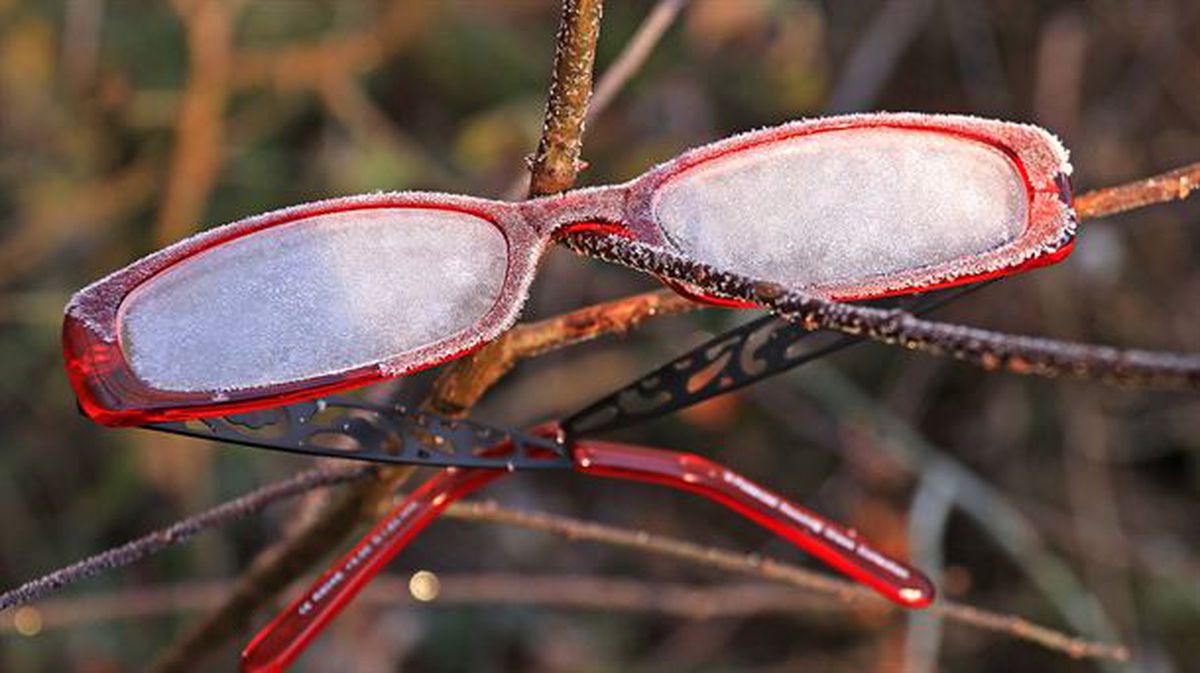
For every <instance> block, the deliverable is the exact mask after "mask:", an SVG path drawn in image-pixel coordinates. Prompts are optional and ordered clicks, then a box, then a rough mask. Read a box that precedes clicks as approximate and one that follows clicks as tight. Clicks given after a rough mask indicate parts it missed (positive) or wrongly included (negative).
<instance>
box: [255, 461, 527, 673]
mask: <svg viewBox="0 0 1200 673" xmlns="http://www.w3.org/2000/svg"><path fill="white" fill-rule="evenodd" d="M505 474H508V471H507V470H497V469H484V468H467V469H459V468H449V469H446V470H443V471H441V472H439V473H438V474H437V475H435V476H434V477H433V478H431V479H430V480H428V481H426V482H425V483H424V484H422V485H421V487H420V488H418V489H417V490H415V491H413V492H412V493H411V494H410V495H409V496H408V497H407V498H405V499H404V502H402V503H400V504H399V505H398V506H396V507H395V508H394V509H393V510H392V511H391V512H390V513H389V514H388V515H387V516H386V517H384V518H383V519H382V520H380V521H379V523H377V524H376V525H375V527H374V528H372V529H371V531H370V532H369V533H367V535H366V536H365V537H364V538H363V539H362V540H360V541H359V543H358V544H357V545H355V546H354V548H353V549H351V550H350V552H349V553H347V554H346V555H345V556H342V557H341V558H340V559H338V561H337V563H336V564H334V565H333V566H332V567H330V568H329V570H326V571H325V573H324V574H322V575H321V576H320V577H318V578H317V579H316V581H314V582H313V584H312V585H311V586H310V587H309V588H308V589H306V590H305V592H304V593H303V594H301V595H300V597H299V598H297V599H296V600H295V601H293V602H292V603H291V604H290V605H288V607H287V608H286V609H284V610H283V611H282V612H280V613H279V614H278V615H277V616H276V617H275V619H273V620H271V622H270V623H269V624H267V625H266V626H265V627H263V629H262V630H261V631H260V632H259V633H258V635H257V636H255V637H254V640H251V641H250V644H248V645H247V646H246V648H245V649H244V650H243V651H242V661H241V670H242V671H245V672H246V673H276V672H277V671H282V670H284V669H285V668H286V667H287V666H288V665H289V664H290V663H291V662H292V661H294V660H295V659H296V657H298V656H300V653H301V652H303V651H304V648H305V647H307V646H308V643H309V642H311V641H312V640H313V638H315V637H316V636H317V635H318V634H319V633H321V631H322V630H323V629H324V628H325V626H326V625H327V624H328V623H329V622H330V621H331V620H332V619H333V618H334V617H335V616H337V614H338V613H339V612H341V611H342V609H343V608H344V607H346V605H347V604H349V602H350V601H351V600H353V599H354V597H355V596H356V595H357V594H358V592H359V591H360V590H362V588H363V587H364V586H366V584H367V583H368V582H370V581H371V579H372V578H373V577H375V575H377V574H378V573H379V571H380V570H382V569H383V567H384V566H386V565H387V563H388V562H389V561H391V560H392V558H393V557H395V556H396V554H398V553H400V551H401V550H403V549H404V548H405V546H407V545H408V543H409V541H411V540H412V539H413V538H414V537H416V536H417V535H418V534H419V533H420V532H421V531H422V530H424V528H425V527H426V526H428V525H429V524H430V523H432V522H433V520H434V519H436V518H437V517H438V515H440V514H441V513H442V512H443V511H444V510H445V509H446V508H447V507H449V506H450V505H451V503H453V502H455V501H456V500H458V499H460V498H462V497H464V496H466V495H467V494H469V493H471V492H473V491H475V490H477V489H479V488H482V487H483V486H485V485H487V484H488V483H490V482H492V481H493V480H495V479H497V478H499V477H502V476H504V475H505Z"/></svg>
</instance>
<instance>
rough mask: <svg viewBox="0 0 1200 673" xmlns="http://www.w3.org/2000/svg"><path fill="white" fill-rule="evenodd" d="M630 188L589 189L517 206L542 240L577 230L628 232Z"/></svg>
mask: <svg viewBox="0 0 1200 673" xmlns="http://www.w3.org/2000/svg"><path fill="white" fill-rule="evenodd" d="M628 196H629V185H628V183H626V184H620V185H605V186H602V187H589V188H585V189H579V190H575V191H571V192H564V193H562V194H554V195H552V196H545V197H542V198H538V199H531V200H529V201H522V202H521V203H519V204H517V206H518V208H519V209H520V212H521V214H522V215H523V216H524V217H525V220H526V221H527V222H529V224H530V225H531V226H532V227H533V230H534V231H535V232H537V233H538V235H539V236H542V237H548V236H551V235H553V234H554V233H555V232H559V231H562V230H564V229H567V228H574V227H577V226H583V227H586V226H588V225H596V226H598V227H602V228H606V229H612V230H614V231H615V230H618V229H619V230H622V231H623V230H625V229H626V228H627V227H628V225H629V222H628V219H629V218H628V212H627V207H626V203H627V201H628Z"/></svg>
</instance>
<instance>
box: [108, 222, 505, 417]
mask: <svg viewBox="0 0 1200 673" xmlns="http://www.w3.org/2000/svg"><path fill="white" fill-rule="evenodd" d="M507 260H508V254H507V243H506V241H505V238H504V235H503V233H501V231H500V230H499V229H497V227H496V226H495V225H494V224H493V223H492V222H490V221H488V220H485V219H483V218H480V217H477V216H475V215H472V214H469V213H464V212H460V211H453V210H442V209H434V208H369V209H360V210H351V211H343V212H336V213H329V214H325V215H317V216H313V217H306V218H303V219H299V220H295V221H292V222H288V223H285V224H281V225H277V226H273V227H268V228H266V229H262V230H259V231H256V232H254V233H251V234H248V235H245V236H241V237H238V238H234V239H232V240H229V241H226V242H224V243H221V244H219V245H216V246H214V247H212V248H209V249H208V250H205V251H203V252H200V253H199V254H196V255H193V256H190V257H187V258H185V259H183V260H182V261H180V262H178V263H177V264H175V265H174V266H171V267H169V268H167V269H166V270H165V271H163V272H161V273H159V274H157V275H155V276H153V277H151V278H150V279H149V280H147V281H146V282H145V283H143V284H142V285H140V286H139V287H138V288H137V289H135V290H134V291H133V292H132V293H131V294H130V295H129V296H128V297H127V298H126V299H125V301H124V303H123V304H122V306H121V310H120V317H119V321H120V343H121V349H122V352H123V354H124V356H125V358H126V360H128V362H129V366H130V368H131V369H132V370H133V373H134V374H135V375H136V376H137V377H138V378H139V379H141V380H142V381H143V382H144V383H145V384H147V385H149V386H150V387H151V388H153V389H156V390H160V391H172V392H188V393H192V392H214V391H218V392H219V391H232V390H241V389H247V388H259V387H263V386H276V385H284V384H294V383H296V382H300V381H304V380H307V379H312V378H316V377H322V376H328V375H333V374H339V373H342V372H345V371H348V370H351V369H356V368H361V367H366V366H371V365H378V364H380V363H383V362H385V361H387V360H390V359H391V358H395V357H397V356H399V355H402V354H404V353H407V352H410V351H413V350H415V349H418V348H423V347H430V346H435V345H437V344H438V343H439V342H442V341H445V340H446V339H449V338H450V337H453V336H455V335H457V334H459V333H461V332H463V331H464V330H467V329H469V328H471V327H472V326H473V325H475V324H476V323H477V322H478V321H479V320H480V319H481V318H483V317H484V315H485V314H486V313H487V312H488V310H489V309H490V308H491V307H492V306H493V305H494V304H495V302H496V300H497V299H498V297H499V296H500V292H501V288H502V287H503V285H504V278H505V273H506V270H507V265H508V261H507ZM435 355H436V354H435ZM432 357H434V356H431V358H432Z"/></svg>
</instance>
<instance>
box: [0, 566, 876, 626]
mask: <svg viewBox="0 0 1200 673" xmlns="http://www.w3.org/2000/svg"><path fill="white" fill-rule="evenodd" d="M436 578H437V579H436V582H437V589H436V594H435V595H432V596H430V595H426V596H423V598H422V601H426V602H432V604H434V605H462V604H475V603H489V604H494V603H503V604H511V605H540V606H547V607H558V608H575V609H590V610H626V611H637V612H661V613H664V614H668V615H672V616H676V617H684V618H688V619H712V618H716V617H745V616H749V615H756V614H763V613H768V612H800V611H806V612H807V611H813V612H822V613H828V612H834V611H845V610H846V609H847V607H848V606H847V604H845V603H839V602H830V601H827V600H825V599H824V598H823V597H818V596H814V595H813V594H811V593H805V592H800V591H780V590H779V587H778V586H776V585H774V584H767V583H763V582H753V583H750V582H738V583H722V584H716V585H713V586H697V585H694V584H683V583H674V582H661V581H645V580H637V579H624V578H607V577H592V576H588V575H529V574H512V573H463V574H452V575H446V574H442V573H437V574H436ZM231 588H232V585H231V583H230V582H225V581H218V582H190V583H186V584H176V585H166V586H148V587H137V588H131V589H123V590H121V591H117V592H108V593H103V594H85V595H81V596H71V597H66V598H55V599H51V600H47V601H44V602H42V603H39V604H38V605H37V606H36V607H27V608H24V610H26V612H25V613H24V614H25V616H24V617H23V618H22V617H17V616H16V615H11V616H10V617H9V618H8V619H4V620H0V634H13V633H21V632H23V631H25V632H26V633H28V632H29V631H33V630H35V629H29V628H28V627H26V628H21V626H19V623H20V622H22V621H24V622H27V623H29V622H32V623H33V624H36V627H37V628H36V631H37V632H39V633H40V632H44V631H49V630H55V629H67V628H73V627H78V626H82V625H85V624H92V623H98V622H112V621H115V620H122V619H145V618H148V617H157V616H162V615H169V614H174V613H179V612H189V611H195V610H205V609H210V608H213V607H216V606H217V605H219V604H220V602H221V600H222V599H223V598H224V597H225V596H226V595H227V594H228V593H229V591H230V589H231ZM412 602H415V601H414V600H413V596H412V591H411V589H410V586H409V581H408V580H405V579H401V578H399V577H395V576H390V575H380V576H378V577H376V578H375V579H373V580H371V583H370V584H368V585H367V586H366V587H364V589H363V591H362V593H361V594H359V595H358V596H357V597H356V598H355V602H354V604H355V605H359V606H367V605H370V606H375V607H388V608H397V607H400V606H402V605H404V604H405V603H412ZM856 609H857V606H856Z"/></svg>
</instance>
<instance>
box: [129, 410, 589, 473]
mask: <svg viewBox="0 0 1200 673" xmlns="http://www.w3.org/2000/svg"><path fill="white" fill-rule="evenodd" d="M143 427H145V428H147V429H150V430H158V431H160V432H170V433H173V434H179V435H185V436H188V437H198V438H200V439H209V440H216V441H221V442H226V443H232V444H241V445H243V446H251V447H255V448H260V449H268V450H271V451H283V452H287V453H298V454H303V455H307V456H317V457H327V458H348V459H351V460H362V461H367V462H372V463H382V464H385V465H386V464H402V465H429V466H436V467H481V468H502V469H522V470H526V469H555V468H557V469H563V468H569V467H570V466H571V460H570V456H568V455H567V452H566V451H565V449H564V448H563V446H562V445H561V444H560V443H559V442H558V441H556V439H555V438H553V437H540V436H536V435H530V434H524V433H511V432H509V431H507V430H502V429H500V428H495V427H492V426H488V425H484V424H482V423H476V422H474V421H471V420H467V419H448V418H444V417H442V416H439V415H437V414H433V413H429V412H426V411H422V410H420V409H410V408H406V407H403V406H399V405H387V404H372V403H370V402H364V401H361V400H355V399H350V398H341V397H328V398H325V399H321V400H310V401H307V402H299V403H296V404H289V405H285V406H280V407H273V408H269V409H260V410H258V411H253V412H248V413H243V414H235V415H230V416H225V417H220V418H201V419H198V420H195V421H173V422H166V423H151V424H149V425H145V426H143ZM501 445H509V446H511V450H509V451H506V452H505V453H504V455H499V454H496V453H495V452H494V451H491V450H489V449H494V448H495V447H496V446H501Z"/></svg>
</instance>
